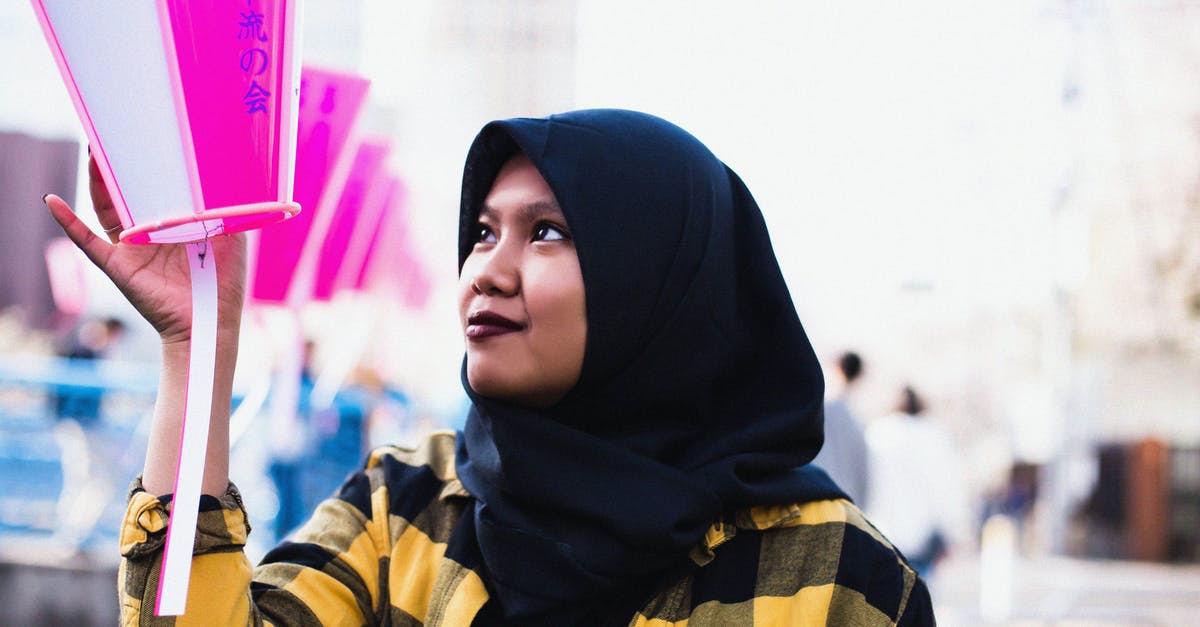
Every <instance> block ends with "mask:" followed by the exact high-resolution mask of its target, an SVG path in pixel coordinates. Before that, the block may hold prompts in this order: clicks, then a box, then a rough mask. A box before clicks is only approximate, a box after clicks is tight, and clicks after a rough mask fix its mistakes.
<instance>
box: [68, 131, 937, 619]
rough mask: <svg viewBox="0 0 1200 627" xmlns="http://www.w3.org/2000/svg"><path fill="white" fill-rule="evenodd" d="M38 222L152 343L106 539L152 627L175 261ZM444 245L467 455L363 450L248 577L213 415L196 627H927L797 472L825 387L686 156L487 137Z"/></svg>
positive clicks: (857, 519) (721, 195)
mask: <svg viewBox="0 0 1200 627" xmlns="http://www.w3.org/2000/svg"><path fill="white" fill-rule="evenodd" d="M95 180H96V178H95V176H93V181H95ZM93 193H94V195H95V196H96V198H97V200H98V201H99V202H97V206H98V207H99V209H98V211H99V213H100V218H101V223H102V225H104V226H106V227H108V226H111V225H113V224H116V222H117V220H116V219H115V216H114V215H112V214H111V209H110V208H109V207H108V205H107V203H106V200H107V199H106V196H105V195H104V193H103V190H102V189H100V188H99V186H98V184H96V183H94V184H93ZM48 202H49V205H50V207H51V210H52V212H53V213H54V215H55V217H56V218H57V219H58V220H59V221H60V223H62V224H63V227H64V229H65V230H66V231H67V233H68V234H69V235H71V237H72V239H74V240H75V241H76V242H77V243H78V244H79V245H80V246H81V248H83V249H84V250H85V252H87V253H88V254H89V255H90V256H91V258H92V259H93V260H95V261H96V262H97V264H98V265H100V267H101V268H103V269H105V271H106V272H108V274H109V276H111V277H112V278H113V280H114V281H115V282H116V283H117V284H118V286H120V287H121V288H122V290H123V291H124V293H125V294H126V295H127V296H128V297H129V298H130V300H131V301H133V302H134V304H135V305H136V306H137V307H138V308H139V310H140V311H142V313H143V314H144V315H145V316H146V317H147V319H148V320H150V322H151V323H152V324H154V325H155V328H156V329H158V331H159V333H160V334H161V335H162V337H163V343H164V365H163V384H162V390H161V391H160V397H159V403H158V411H157V416H156V423H155V424H156V431H155V433H154V437H153V439H152V442H151V444H150V451H149V453H148V455H147V463H146V468H145V471H144V474H143V477H142V481H141V485H140V486H138V487H135V489H134V491H133V494H132V496H131V501H130V507H129V514H128V516H127V519H126V523H125V528H124V532H123V534H122V552H123V554H124V555H125V561H124V562H123V578H124V579H123V584H122V586H123V588H122V590H123V599H124V601H125V604H124V608H123V612H124V615H125V617H126V618H127V619H130V620H132V619H133V618H134V617H137V616H142V617H144V618H147V619H148V618H149V613H150V612H149V609H148V608H149V607H151V606H152V597H153V594H154V586H153V585H152V582H153V581H155V580H156V579H157V568H158V559H159V556H160V554H161V553H160V552H161V545H162V535H163V526H164V521H165V518H166V511H167V509H168V508H169V502H164V499H163V498H161V497H157V498H156V497H155V496H153V495H162V494H165V493H166V492H168V491H169V490H170V483H169V482H170V481H171V471H172V470H173V469H174V465H173V464H174V460H173V458H172V456H173V455H174V451H175V450H176V447H177V438H178V436H177V430H178V421H179V415H180V414H181V413H182V403H181V396H182V392H181V389H182V388H183V384H182V381H183V378H182V374H181V373H180V372H179V371H178V370H179V368H180V365H181V364H182V365H184V366H186V349H185V348H184V349H183V350H180V348H179V347H181V346H182V347H186V343H187V338H188V312H187V307H186V303H187V298H186V297H185V296H184V295H186V293H187V290H186V287H183V286H186V282H185V281H182V280H174V281H172V282H165V281H163V278H162V275H163V274H169V275H172V276H174V277H175V279H180V275H182V274H183V273H185V272H186V267H185V264H184V262H183V259H182V257H181V255H180V254H179V251H178V250H177V249H171V248H169V247H159V248H157V249H137V250H132V249H131V248H130V247H127V246H124V245H119V246H110V245H108V244H105V243H104V242H101V241H99V240H96V239H95V238H94V236H92V234H91V233H90V232H88V231H87V229H86V228H85V227H83V226H81V225H80V224H79V223H78V222H77V221H75V219H74V217H73V216H72V215H71V214H70V211H69V209H67V208H66V206H65V205H64V204H62V202H61V201H59V200H58V199H56V198H50V199H49V201H48ZM459 224H460V233H459V267H460V282H459V293H460V300H459V314H460V317H461V322H462V324H463V330H464V337H465V342H466V347H467V348H466V358H465V359H464V363H463V372H462V376H463V382H464V387H465V388H466V391H467V393H468V395H469V396H470V398H471V401H472V408H471V410H470V415H469V416H468V419H467V422H466V427H465V429H464V430H463V432H462V433H461V434H458V436H457V437H455V436H453V435H451V434H437V435H434V436H432V437H431V438H430V439H429V440H428V441H427V442H426V443H425V444H424V445H423V446H421V447H420V448H418V449H417V450H415V451H405V450H400V449H395V448H390V449H389V448H384V449H380V450H377V451H375V452H374V453H373V454H372V455H371V457H370V459H369V460H368V462H367V465H366V468H365V469H364V471H363V472H361V473H358V474H356V475H353V476H351V477H350V478H349V479H348V480H347V482H346V484H345V485H344V486H343V487H342V488H341V490H340V491H339V493H338V494H337V495H336V496H335V498H332V499H330V500H328V501H326V502H325V503H324V504H322V505H321V506H320V507H319V508H318V509H317V511H316V512H315V514H314V516H313V518H312V519H311V520H310V521H309V522H308V523H307V524H306V525H305V526H303V527H302V528H301V529H299V530H298V531H297V532H296V533H295V534H294V535H293V537H292V538H291V539H290V541H288V542H284V543H283V544H281V545H280V546H279V547H277V548H276V549H275V550H273V551H272V552H271V553H269V554H268V555H267V556H266V558H265V559H264V563H263V564H262V565H260V566H259V567H258V568H257V570H255V571H254V573H253V575H252V573H251V571H250V567H249V565H248V563H247V562H246V560H245V558H244V557H243V556H242V553H241V552H240V547H241V546H242V544H243V543H244V541H245V534H246V532H247V529H246V526H245V522H244V521H245V515H244V513H243V511H242V506H241V501H240V497H238V495H237V492H236V490H234V489H233V488H232V486H231V485H228V483H227V476H226V466H227V459H228V450H227V437H226V436H225V434H224V431H223V429H224V428H225V427H226V424H227V421H228V417H227V415H226V414H224V413H221V414H220V415H216V416H214V425H216V426H215V427H214V430H213V434H212V435H211V436H210V443H209V447H210V448H209V451H210V452H209V460H208V461H209V467H208V468H207V469H206V474H205V484H204V486H205V493H206V494H208V495H211V496H210V497H205V499H204V502H203V503H202V505H201V508H202V510H206V511H204V512H203V513H202V515H201V521H200V533H199V539H198V541H197V545H198V549H197V552H198V553H199V554H201V555H200V556H199V557H197V558H196V560H195V562H194V566H193V583H192V588H191V597H190V598H189V605H188V610H189V613H191V612H196V613H202V614H203V615H204V619H203V621H204V622H205V623H206V624H208V623H213V624H217V623H221V624H223V623H226V622H228V623H238V624H242V623H245V622H246V621H247V615H253V616H255V617H261V618H262V619H264V620H267V621H271V622H275V623H277V624H278V623H286V624H316V623H324V624H421V623H424V624H429V625H434V624H441V625H467V624H473V625H491V624H513V625H572V624H585V625H601V624H604V625H607V624H614V625H627V624H643V625H644V624H682V623H689V624H695V625H743V624H746V625H748V624H827V623H828V624H876V623H878V624H896V623H897V622H899V623H900V624H931V623H932V622H933V617H932V612H931V609H930V604H929V597H928V593H927V591H926V589H925V587H924V583H923V582H921V580H920V579H919V578H917V576H916V574H915V573H914V572H913V571H912V569H911V568H909V567H908V565H907V564H906V563H905V561H904V559H903V557H901V556H900V555H899V554H898V553H897V552H896V551H895V550H894V549H892V548H891V546H890V545H889V544H888V543H887V541H886V540H884V539H883V538H882V536H880V534H879V533H878V532H877V531H876V530H875V529H874V528H873V527H872V526H871V525H870V524H869V523H867V522H866V520H864V519H863V517H862V515H861V513H860V512H859V511H858V510H857V509H856V508H855V507H854V506H853V505H852V504H850V503H849V502H848V501H846V500H845V499H843V498H842V493H841V491H840V490H838V488H837V487H836V486H835V485H834V484H833V483H832V482H831V481H830V480H829V479H828V477H826V476H825V475H824V473H823V472H821V471H820V470H818V469H816V468H814V467H811V466H806V465H805V464H806V463H807V462H808V461H809V460H811V459H812V457H813V456H814V455H815V454H816V452H817V450H818V449H819V448H820V446H821V441H822V431H821V403H822V393H823V384H822V377H821V372H820V369H819V366H818V365H817V361H816V359H815V358H814V356H813V352H812V349H811V347H810V346H809V343H808V340H807V338H806V337H805V334H804V331H803V329H802V327H801V325H800V322H799V320H798V319H797V317H796V312H795V309H794V307H793V305H792V303H791V300H790V297H789V295H788V292H787V289H786V286H785V284H784V281H783V278H782V276H781V274H780V271H779V267H778V264H777V262H776V260H775V256H774V253H773V252H772V249H771V245H770V242H769V239H768V236H767V232H766V228H765V225H764V223H763V220H762V216H761V214H760V213H759V210H758V208H757V206H756V205H755V203H754V200H753V198H752V197H751V196H750V193H749V191H748V190H747V189H746V188H745V186H744V185H743V184H742V182H741V180H740V179H738V177H737V175H736V174H734V173H733V171H732V170H730V169H728V168H727V167H726V166H725V165H724V164H723V163H722V162H721V161H720V160H718V159H717V158H716V157H715V156H713V155H712V153H710V152H709V151H708V149H707V148H705V147H704V146H703V145H702V144H701V143H700V142H698V141H697V140H696V139H695V138H693V137H692V136H691V135H689V134H687V133H686V132H685V131H683V130H682V129H679V128H678V127H676V126H674V125H672V124H670V123H668V122H666V121H664V120H661V119H658V118H655V117H653V116H649V115H645V114H641V113H635V112H630V111H618V110H591V111H578V112H572V113H567V114H563V115H558V116H552V117H550V118H548V119H513V120H505V121H499V122H493V123H491V124H489V125H487V126H486V127H484V129H483V130H482V131H481V132H480V134H479V136H478V137H477V138H476V139H475V142H474V143H473V145H472V147H471V149H470V151H469V153H468V156H467V162H466V167H465V171H464V176H463V192H462V204H461V211H460V222H459ZM114 241H115V239H114ZM214 246H215V247H216V253H217V254H218V255H219V256H221V258H222V259H221V262H219V263H218V266H217V267H218V269H219V271H220V272H222V273H224V276H223V277H221V279H222V281H223V288H222V289H223V292H222V294H223V299H222V308H221V312H220V315H219V317H220V319H221V321H222V329H223V331H222V332H221V334H220V335H221V340H220V344H221V346H220V354H221V358H220V359H221V364H222V366H221V368H220V372H219V375H220V378H219V383H220V385H219V386H218V387H219V389H220V393H219V394H220V397H219V398H218V399H216V400H217V401H218V402H217V403H216V404H215V405H216V406H219V407H228V404H229V403H228V394H229V391H228V390H229V379H230V377H231V376H232V369H233V360H234V358H235V356H236V343H237V323H238V321H239V320H240V315H241V307H240V305H241V292H242V285H243V284H242V279H241V274H242V270H243V268H244V265H245V262H244V253H243V252H242V245H241V243H240V241H239V240H237V238H236V236H235V237H224V238H218V240H216V241H214ZM168 292H170V293H168ZM179 352H182V355H183V356H182V357H180V356H179V355H178V353H179ZM181 359H182V361H181ZM135 485H136V484H135ZM227 487H228V489H227ZM252 576H253V581H252V582H251V577H252Z"/></svg>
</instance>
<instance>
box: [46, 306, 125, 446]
mask: <svg viewBox="0 0 1200 627" xmlns="http://www.w3.org/2000/svg"><path fill="white" fill-rule="evenodd" d="M124 335H125V323H124V322H121V320H120V319H118V318H112V317H109V318H101V319H95V320H88V321H86V322H84V323H83V324H81V325H79V328H78V329H76V330H75V332H74V333H72V334H71V337H70V340H69V341H68V342H67V344H66V346H64V347H63V348H62V349H61V350H60V351H59V354H60V355H61V356H63V357H66V358H67V359H70V360H71V362H70V365H69V366H68V367H67V368H66V370H65V372H66V373H67V375H68V376H69V378H71V379H72V381H71V382H70V383H67V384H60V385H58V386H57V388H56V389H55V392H54V396H53V397H52V398H53V400H54V415H55V417H56V418H57V419H59V420H64V419H70V420H75V421H76V422H78V423H79V424H80V425H82V426H84V427H87V426H91V425H93V424H95V422H96V421H97V420H99V419H100V402H101V400H103V397H104V390H103V389H101V388H100V387H98V386H97V385H96V382H95V381H94V376H93V370H94V365H95V364H94V363H93V362H94V361H95V360H97V359H103V358H104V357H106V356H108V354H109V352H110V351H111V350H112V349H113V347H114V346H115V345H116V343H117V342H118V341H120V339H121V338H122V337H123V336H124Z"/></svg>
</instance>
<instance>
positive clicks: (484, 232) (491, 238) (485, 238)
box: [475, 224, 496, 244]
mask: <svg viewBox="0 0 1200 627" xmlns="http://www.w3.org/2000/svg"><path fill="white" fill-rule="evenodd" d="M475 243H476V244H495V243H496V234H495V233H494V232H492V229H491V228H489V227H486V226H483V225H482V224H480V225H478V226H476V227H475Z"/></svg>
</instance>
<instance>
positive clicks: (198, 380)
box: [154, 241, 217, 616]
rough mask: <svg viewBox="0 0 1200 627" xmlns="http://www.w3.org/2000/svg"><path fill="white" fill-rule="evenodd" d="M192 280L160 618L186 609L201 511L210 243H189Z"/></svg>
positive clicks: (210, 366)
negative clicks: (180, 425)
mask: <svg viewBox="0 0 1200 627" xmlns="http://www.w3.org/2000/svg"><path fill="white" fill-rule="evenodd" d="M187 255H188V265H189V268H190V270H191V276H192V342H191V353H190V356H189V359H188V381H187V404H186V409H185V410H184V414H183V435H182V437H181V438H180V441H179V467H178V469H177V470H176V472H175V496H174V497H173V499H172V504H171V519H170V521H169V522H168V523H167V543H166V548H165V549H164V550H163V562H162V570H161V574H160V576H159V580H158V601H157V603H156V605H155V607H154V613H155V614H156V615H158V616H179V615H181V614H183V611H184V609H185V608H186V607H187V589H188V579H189V577H190V575H191V570H192V546H193V545H194V544H195V541H196V518H197V513H198V511H199V508H200V481H201V478H202V477H203V476H204V456H205V452H206V450H207V449H208V424H209V421H210V418H211V415H212V395H213V376H214V374H215V372H216V357H217V355H216V352H217V264H216V260H215V259H214V257H215V255H213V254H212V251H211V250H210V246H209V243H208V241H200V242H196V243H194V244H188V245H187Z"/></svg>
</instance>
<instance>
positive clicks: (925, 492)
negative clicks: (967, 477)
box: [866, 386, 970, 576]
mask: <svg viewBox="0 0 1200 627" xmlns="http://www.w3.org/2000/svg"><path fill="white" fill-rule="evenodd" d="M866 435H867V448H868V450H869V451H870V456H871V473H870V484H871V488H870V489H871V495H872V496H871V507H870V509H869V510H867V513H868V514H869V515H870V517H871V520H872V521H874V523H875V524H876V526H878V527H879V530H880V531H882V532H883V533H884V534H885V535H886V536H887V537H888V538H889V539H890V540H891V541H892V543H893V544H894V545H895V546H896V548H898V549H900V552H901V553H903V554H904V555H905V556H906V557H907V558H908V562H909V564H911V565H912V566H913V567H914V568H916V569H917V570H918V572H920V573H922V574H923V575H926V576H928V575H929V574H930V573H932V571H933V569H934V566H935V565H936V563H937V562H938V560H940V559H941V558H942V557H944V556H945V555H946V554H947V553H948V552H949V551H950V550H951V548H952V547H954V546H961V545H962V544H963V543H965V542H966V541H967V538H968V537H969V534H970V531H969V517H970V516H969V507H968V504H967V500H966V496H965V493H964V490H963V486H962V476H963V475H962V473H963V467H962V464H961V462H960V461H959V459H958V455H957V454H956V453H955V449H954V444H953V443H952V441H951V439H950V436H949V434H948V433H946V432H945V430H943V429H942V428H941V427H940V426H939V425H937V424H936V423H934V422H931V421H929V420H928V419H927V418H926V417H925V401H924V400H923V399H922V398H921V397H920V396H919V395H918V394H917V392H916V391H915V390H914V389H913V388H912V387H911V386H905V387H904V388H903V389H902V390H901V391H900V400H899V402H898V403H897V406H896V410H895V411H894V412H892V413H890V414H888V415H886V416H882V417H880V418H876V419H875V420H873V421H871V423H870V424H868V425H867V429H866Z"/></svg>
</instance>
